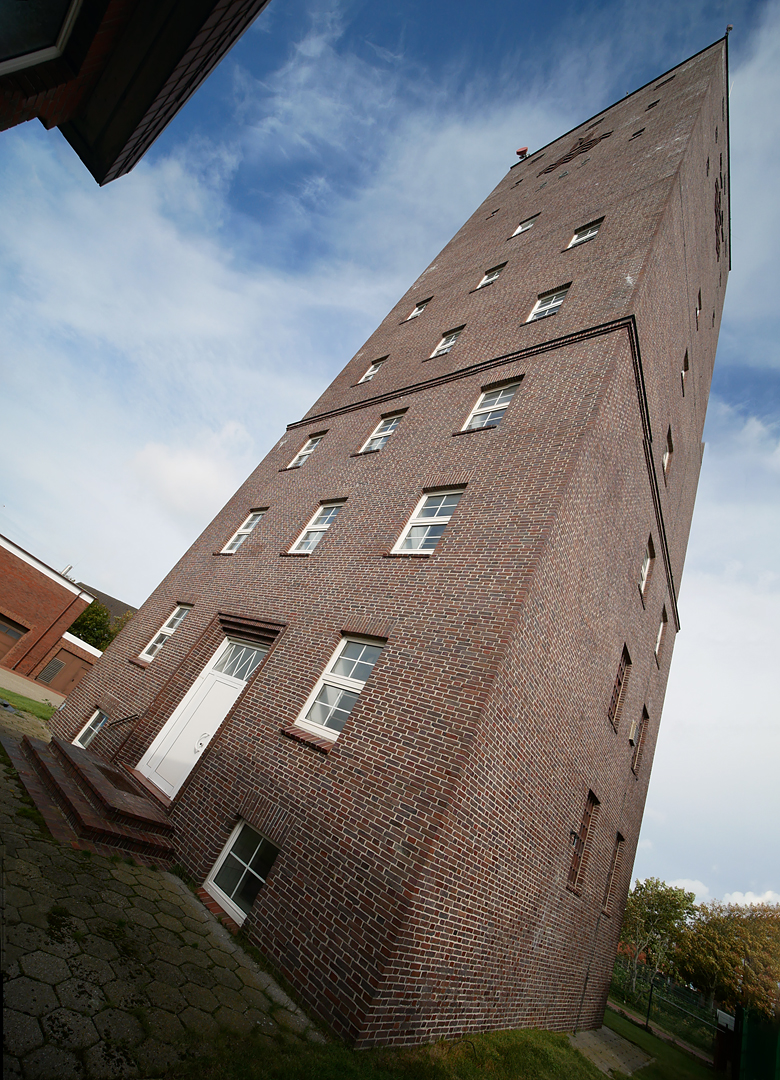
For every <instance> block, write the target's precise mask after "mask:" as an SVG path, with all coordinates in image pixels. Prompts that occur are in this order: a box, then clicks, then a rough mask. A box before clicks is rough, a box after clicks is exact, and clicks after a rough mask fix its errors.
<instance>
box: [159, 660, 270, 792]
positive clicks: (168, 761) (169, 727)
mask: <svg viewBox="0 0 780 1080" xmlns="http://www.w3.org/2000/svg"><path fill="white" fill-rule="evenodd" d="M267 652H268V650H267V649H266V648H264V647H263V646H262V645H247V644H245V643H244V642H241V641H227V640H226V641H223V642H222V644H221V645H220V646H219V648H218V649H217V651H216V652H215V653H214V655H213V656H212V658H211V660H210V661H209V663H208V664H207V665H206V667H205V668H204V669H203V671H202V672H201V673H200V675H198V677H197V679H196V680H195V682H194V683H193V684H192V686H191V687H190V689H189V690H188V691H187V693H186V694H185V695H184V697H183V698H182V700H181V702H180V704H179V705H178V706H177V708H176V709H175V710H174V712H173V713H172V714H171V717H170V719H169V720H168V722H167V723H166V724H165V727H164V728H163V729H162V731H161V732H160V734H159V735H158V736H157V738H156V739H155V740H154V742H153V743H152V745H151V746H150V747H149V749H148V750H147V751H146V753H145V754H144V756H143V757H142V758H141V760H140V761H139V762H138V769H139V770H140V771H141V772H142V773H143V774H144V776H148V778H149V779H150V780H151V781H152V783H153V784H156V785H157V787H158V788H160V790H161V791H163V792H164V793H165V794H166V795H168V796H169V797H170V798H172V797H173V796H174V795H175V794H176V792H177V791H178V790H179V788H180V787H181V786H182V784H183V783H184V781H185V780H186V779H187V777H188V776H189V774H190V773H191V771H192V769H193V767H194V766H195V763H196V762H197V760H198V758H199V757H200V755H201V754H202V753H203V751H204V750H205V749H206V747H207V746H208V744H209V743H210V742H211V738H212V736H213V735H214V733H215V732H216V730H217V728H218V727H219V725H220V724H221V723H222V721H223V720H224V719H225V717H226V716H227V714H228V713H229V712H230V710H231V709H232V707H233V705H234V704H235V702H236V699H237V697H238V695H239V694H240V693H241V691H242V690H243V689H244V684H245V683H246V681H247V679H248V678H249V677H250V675H251V674H252V672H253V671H254V670H255V668H256V667H257V665H258V664H259V663H260V661H261V660H262V659H263V657H264V656H265V654H266V653H267Z"/></svg>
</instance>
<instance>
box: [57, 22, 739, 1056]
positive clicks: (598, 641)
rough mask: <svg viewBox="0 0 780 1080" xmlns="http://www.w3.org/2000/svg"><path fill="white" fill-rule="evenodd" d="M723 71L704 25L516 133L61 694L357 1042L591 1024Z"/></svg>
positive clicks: (607, 944)
mask: <svg viewBox="0 0 780 1080" xmlns="http://www.w3.org/2000/svg"><path fill="white" fill-rule="evenodd" d="M726 96H727V56H726V42H725V41H720V42H717V43H716V44H715V45H713V46H711V47H710V48H708V49H706V50H704V51H703V52H702V53H699V54H698V55H697V56H694V57H692V58H691V59H690V60H688V61H686V62H685V63H683V64H681V65H680V66H679V67H677V68H675V69H673V70H672V71H670V72H668V73H667V74H665V75H663V76H661V77H660V78H659V79H657V80H655V81H654V82H652V83H649V84H648V85H647V86H645V87H643V88H642V89H640V90H638V91H636V92H635V93H634V94H631V95H630V96H629V97H626V98H625V99H624V100H622V101H620V102H618V103H617V104H616V105H614V106H613V107H612V108H610V109H607V110H606V111H604V112H603V113H601V114H599V115H598V116H595V117H593V118H592V119H590V120H587V121H585V122H584V123H582V124H581V125H580V126H579V127H577V128H575V129H574V130H573V131H570V132H568V133H567V134H565V135H563V136H562V137H561V138H560V139H558V140H556V141H555V142H553V143H551V144H550V145H549V146H546V147H544V148H543V149H542V150H541V151H538V152H536V153H534V154H533V155H531V156H530V157H528V158H527V159H526V160H522V161H520V162H519V163H517V164H516V165H514V166H513V167H512V168H511V169H510V170H509V172H508V174H507V175H506V176H505V177H504V178H503V179H502V180H501V181H500V183H499V184H498V186H497V187H496V188H495V190H494V191H493V192H491V194H490V195H489V196H488V198H487V199H486V200H485V201H484V203H483V204H482V205H481V206H480V207H479V208H478V209H477V211H476V212H475V214H474V215H473V216H472V217H471V218H470V220H469V221H468V222H467V223H466V224H465V225H464V226H463V228H462V229H461V230H460V231H459V232H458V233H457V235H456V236H455V237H454V238H453V239H452V241H451V242H450V243H449V244H448V245H447V246H446V247H445V248H444V250H443V251H442V252H441V254H440V255H438V256H437V257H436V259H434V261H433V262H432V263H431V265H430V266H429V267H428V269H427V270H425V272H424V273H423V274H422V275H421V276H420V277H419V278H418V279H417V281H416V282H414V284H413V285H412V287H411V289H410V290H409V291H408V292H407V293H406V295H404V296H403V297H402V298H401V300H400V301H399V302H398V304H397V305H396V307H395V308H394V309H393V310H392V311H391V312H390V314H389V315H388V316H387V318H386V319H385V320H384V321H383V322H382V324H381V325H380V326H379V328H378V329H377V330H376V332H375V333H374V334H373V335H372V336H371V337H370V338H369V340H368V341H367V343H366V344H365V346H364V347H363V348H362V349H361V350H360V352H359V353H358V354H357V355H356V356H355V357H354V358H353V359H352V360H350V362H349V363H348V364H347V366H346V367H345V368H344V370H343V371H342V372H341V374H340V375H338V376H337V378H336V379H335V381H334V382H333V383H332V385H331V386H330V387H329V388H328V389H327V390H326V391H325V392H324V394H323V395H322V397H321V398H320V399H319V400H318V401H317V402H316V404H315V405H314V406H313V407H312V409H311V410H310V411H309V412H308V413H307V415H306V416H305V417H304V418H303V419H302V420H300V421H297V422H295V423H293V424H291V425H290V426H289V427H288V429H287V431H286V433H285V434H284V435H283V437H282V438H281V439H280V440H279V442H278V444H277V445H276V446H275V447H274V449H273V450H272V451H271V453H270V454H269V455H268V456H267V457H266V459H265V460H264V461H263V462H262V463H261V464H260V465H259V466H258V468H257V469H256V470H255V471H254V472H253V473H252V475H251V476H250V477H249V479H248V480H247V481H246V483H245V484H244V485H243V486H242V487H241V489H240V490H239V491H238V492H237V494H236V495H235V496H234V498H232V499H231V500H230V502H229V503H228V504H227V506H226V507H225V508H224V509H223V510H222V511H221V513H220V514H219V515H218V516H217V517H216V518H215V520H214V521H213V522H212V523H211V524H210V525H209V527H208V528H207V529H206V530H205V532H204V533H203V535H202V536H201V537H200V538H199V539H198V540H197V541H196V542H195V543H194V544H193V546H192V547H191V548H190V550H189V551H188V552H187V553H186V554H185V555H184V556H183V557H182V559H181V560H180V561H179V562H178V563H177V565H176V566H175V567H174V568H173V570H172V571H171V573H170V574H169V575H168V576H167V577H166V578H165V580H164V581H163V582H162V584H161V585H160V587H159V588H158V589H157V590H156V591H155V592H154V593H153V594H152V596H151V597H150V598H149V600H148V601H147V602H146V604H144V606H143V607H142V608H141V610H140V612H139V613H138V615H137V616H136V617H135V619H134V620H133V621H132V623H131V624H130V625H129V626H128V627H127V628H126V629H125V630H124V631H123V632H122V634H121V635H120V636H119V637H118V639H117V640H116V641H115V642H114V643H113V644H112V645H111V647H110V648H109V649H108V650H107V652H106V653H105V655H104V656H103V658H102V659H101V661H100V662H99V663H98V664H97V666H96V667H95V669H94V670H93V671H92V673H91V674H90V675H89V676H87V677H86V678H85V679H84V680H83V682H82V683H81V684H80V686H79V687H78V688H77V690H76V691H75V692H74V693H73V694H72V695H71V697H70V698H69V700H68V702H67V704H66V706H65V708H64V710H63V711H62V712H61V713H60V714H58V717H57V723H56V728H57V733H58V735H59V737H60V739H61V740H62V741H61V743H59V744H55V746H57V745H59V746H66V745H67V744H66V741H67V743H71V742H73V741H75V742H76V744H77V747H79V746H80V747H86V746H87V745H89V750H86V749H84V750H82V751H79V750H74V749H73V748H72V747H68V749H67V751H66V753H70V754H71V758H72V759H73V760H76V759H77V758H78V756H79V754H81V755H82V756H83V759H84V760H85V761H86V760H89V761H91V762H92V763H93V764H94V763H97V764H98V765H100V763H101V762H102V763H103V765H101V766H100V767H101V768H103V773H102V775H104V776H106V777H107V776H109V775H111V769H110V768H109V763H112V765H113V766H115V767H116V768H117V769H119V768H121V769H122V770H123V772H122V775H123V776H125V777H126V778H127V784H128V785H133V787H132V790H135V791H136V792H137V793H139V798H140V792H141V791H142V790H145V791H146V792H147V793H148V796H149V798H150V799H151V798H152V797H154V798H155V799H156V803H155V805H156V806H157V807H158V808H164V811H165V814H166V815H167V818H168V821H169V823H170V825H171V826H172V827H173V835H174V841H173V846H174V847H175V850H176V855H177V858H178V859H179V860H180V861H181V862H182V863H183V864H184V865H185V866H186V867H187V869H188V870H189V872H190V873H191V874H192V875H193V877H195V878H196V879H197V880H198V881H200V882H203V883H204V885H205V888H206V891H207V892H208V893H210V894H211V896H212V897H213V898H214V900H215V902H216V903H218V904H219V905H220V906H221V907H222V908H223V909H224V911H226V912H227V913H228V914H229V915H231V916H232V917H233V919H234V920H235V921H236V922H241V921H244V920H245V925H246V928H247V929H248V933H249V936H250V938H251V940H252V941H253V942H254V943H255V944H256V945H257V946H258V947H259V948H260V949H261V950H262V951H263V952H264V953H265V954H266V955H267V956H268V957H269V958H270V959H271V960H272V961H273V963H274V964H276V965H277V966H278V967H279V968H280V969H281V971H282V972H283V973H284V975H285V976H286V978H287V979H288V980H289V981H290V982H291V983H292V984H293V986H294V987H295V988H296V989H297V990H298V992H299V993H300V995H301V997H302V998H303V1000H304V1001H305V1002H307V1003H308V1006H309V1007H310V1008H311V1009H312V1010H314V1012H316V1013H317V1014H319V1015H320V1016H321V1017H322V1018H324V1019H325V1020H326V1021H328V1022H329V1023H330V1024H331V1025H332V1026H333V1028H334V1029H335V1030H336V1031H337V1032H339V1033H340V1034H342V1035H344V1036H346V1037H347V1038H349V1039H351V1040H354V1041H356V1042H357V1043H359V1044H360V1045H370V1044H372V1043H378V1042H389V1043H402V1042H415V1041H420V1040H428V1039H432V1038H436V1037H438V1036H443V1035H452V1034H455V1033H458V1032H463V1031H466V1030H473V1029H480V1028H482V1029H484V1028H508V1027H518V1026H526V1025H539V1026H543V1027H549V1028H558V1029H567V1028H568V1029H571V1028H572V1027H574V1026H575V1025H577V1026H580V1027H588V1026H594V1025H596V1024H598V1023H599V1022H600V1020H601V1016H602V1011H603V1006H604V1001H605V997H606V989H607V985H608V981H609V974H610V970H611V966H612V961H613V958H614V955H615V948H616V942H617V938H618V932H619V927H620V922H621V914H622V911H623V906H624V903H625V898H626V894H627V890H628V887H629V882H630V876H631V868H632V864H633V859H634V854H635V848H636V843H637V837H638V834H639V827H640V823H641V819H642V812H643V807H644V802H645V795H646V791H647V784H648V779H649V774H650V768H651V764H652V760H653V752H654V749H655V744H656V737H657V733H658V725H659V721H660V715H661V707H662V703H663V698H664V691H665V687H666V681H667V675H668V671H669V664H670V661H671V655H672V649H673V645H674V637H675V632H676V630H677V628H678V616H677V605H676V596H677V591H678V588H679V583H680V577H681V574H682V569H683V562H684V558H685V550H686V544H687V540H688V531H689V527H690V523H691V515H692V512H693V503H694V496H695V493H696V486H697V481H698V476H699V469H700V464H701V456H702V442H701V437H702V428H703V424H704V414H705V408H706V403H707V395H708V390H709V386H710V379H711V375H712V368H713V362H714V357H715V346H716V341H717V335H718V328H719V324H720V316H721V310H722V305H723V296H724V291H725V287H726V277H727V274H728V266H729V256H730V238H729V231H728V217H729V213H728V203H729V193H730V189H729V173H728V113H727V101H726ZM453 182H455V183H456V182H457V178H456V177H455V178H453ZM58 752H59V751H58ZM69 760H71V759H69ZM115 772H116V769H115ZM136 785H137V786H136ZM128 790H130V788H128Z"/></svg>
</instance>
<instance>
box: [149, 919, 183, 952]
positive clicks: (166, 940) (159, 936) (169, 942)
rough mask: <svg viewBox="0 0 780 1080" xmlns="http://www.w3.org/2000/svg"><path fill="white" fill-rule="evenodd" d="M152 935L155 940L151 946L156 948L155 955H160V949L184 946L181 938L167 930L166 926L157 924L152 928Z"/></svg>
mask: <svg viewBox="0 0 780 1080" xmlns="http://www.w3.org/2000/svg"><path fill="white" fill-rule="evenodd" d="M152 937H153V938H154V940H153V941H152V942H151V943H150V945H149V947H150V948H151V949H153V950H154V952H155V955H159V953H160V949H164V948H168V949H181V948H182V947H183V946H182V942H181V939H180V938H178V937H177V936H176V934H174V933H172V932H171V931H170V930H166V929H165V927H164V926H157V927H156V928H155V929H154V930H152Z"/></svg>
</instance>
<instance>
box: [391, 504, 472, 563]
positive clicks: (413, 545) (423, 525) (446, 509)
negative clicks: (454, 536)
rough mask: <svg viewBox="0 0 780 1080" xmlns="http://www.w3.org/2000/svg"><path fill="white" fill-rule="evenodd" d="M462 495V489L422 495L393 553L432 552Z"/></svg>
mask: <svg viewBox="0 0 780 1080" xmlns="http://www.w3.org/2000/svg"><path fill="white" fill-rule="evenodd" d="M462 495H463V489H462V488H461V489H460V490H458V491H442V492H437V493H436V494H435V495H423V497H422V499H421V500H420V501H419V503H418V504H417V506H416V507H415V509H414V513H413V514H412V516H411V517H410V518H409V521H408V522H407V524H406V527H405V528H404V530H403V532H402V533H401V535H400V536H399V537H398V540H397V542H396V545H395V547H394V548H393V551H394V552H400V551H418V552H421V553H423V554H429V553H430V552H431V551H433V549H434V548H435V547H436V545H437V544H438V542H439V540H440V539H441V536H442V533H443V532H444V530H445V529H446V527H447V524H448V523H449V520H450V518H451V517H452V515H453V514H454V513H455V508H456V507H457V505H458V503H459V502H460V499H461V496H462Z"/></svg>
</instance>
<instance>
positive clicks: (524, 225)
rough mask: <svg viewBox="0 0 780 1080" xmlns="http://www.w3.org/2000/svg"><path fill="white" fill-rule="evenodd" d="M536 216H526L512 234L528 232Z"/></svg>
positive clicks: (537, 215)
mask: <svg viewBox="0 0 780 1080" xmlns="http://www.w3.org/2000/svg"><path fill="white" fill-rule="evenodd" d="M537 160H538V159H537ZM540 213H541V211H540ZM538 217H539V214H534V216H533V217H529V218H526V219H525V221H521V222H520V224H519V225H518V226H517V228H516V229H515V231H514V232H513V233H512V236H519V235H520V233H524V232H528V230H529V229H532V228H533V227H534V223H535V222H536V219H537V218H538Z"/></svg>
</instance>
